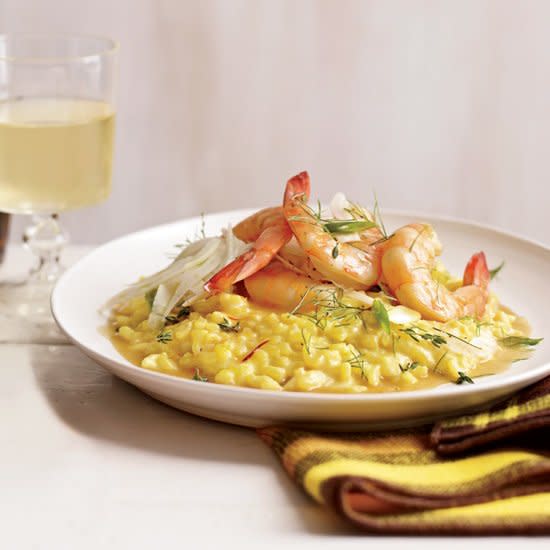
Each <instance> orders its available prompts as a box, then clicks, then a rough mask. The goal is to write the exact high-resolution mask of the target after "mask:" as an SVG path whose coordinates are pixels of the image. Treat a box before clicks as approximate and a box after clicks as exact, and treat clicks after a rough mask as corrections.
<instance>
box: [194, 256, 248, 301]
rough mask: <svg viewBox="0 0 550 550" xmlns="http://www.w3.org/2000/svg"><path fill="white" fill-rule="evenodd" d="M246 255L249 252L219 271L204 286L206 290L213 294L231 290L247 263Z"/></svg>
mask: <svg viewBox="0 0 550 550" xmlns="http://www.w3.org/2000/svg"><path fill="white" fill-rule="evenodd" d="M246 254H248V252H246V253H245V254H243V255H242V256H239V257H238V258H236V259H235V260H234V261H232V262H231V263H229V264H227V265H226V266H225V267H224V268H222V269H221V270H220V271H218V272H217V273H216V274H215V275H214V276H213V277H211V278H210V280H209V281H208V282H207V283H206V284H205V285H204V290H206V291H207V292H210V293H212V294H215V293H216V292H223V291H225V290H229V289H230V288H231V285H232V284H233V283H234V282H235V281H236V279H237V277H238V276H239V272H240V271H241V269H242V268H243V265H244V264H245V262H246V257H245V256H246Z"/></svg>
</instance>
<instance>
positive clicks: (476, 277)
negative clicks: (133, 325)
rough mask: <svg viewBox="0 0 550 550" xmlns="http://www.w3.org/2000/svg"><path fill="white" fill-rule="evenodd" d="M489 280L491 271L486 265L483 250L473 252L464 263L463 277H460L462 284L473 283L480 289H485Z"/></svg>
mask: <svg viewBox="0 0 550 550" xmlns="http://www.w3.org/2000/svg"><path fill="white" fill-rule="evenodd" d="M490 280H491V273H490V272H489V268H488V267H487V259H486V258H485V253H484V252H478V253H477V254H474V255H473V256H472V257H471V258H470V261H469V262H468V263H467V264H466V269H464V277H463V279H462V284H463V285H464V286H466V285H475V286H478V287H480V288H482V289H486V288H488V286H489V281H490Z"/></svg>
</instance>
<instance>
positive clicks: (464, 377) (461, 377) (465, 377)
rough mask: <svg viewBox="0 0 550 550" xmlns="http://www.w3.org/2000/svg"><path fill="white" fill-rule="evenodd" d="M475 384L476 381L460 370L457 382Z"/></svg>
mask: <svg viewBox="0 0 550 550" xmlns="http://www.w3.org/2000/svg"><path fill="white" fill-rule="evenodd" d="M464 383H466V384H473V383H474V381H473V380H472V379H471V378H470V377H469V376H468V375H467V374H465V373H464V372H462V371H460V370H459V371H458V378H457V379H456V380H455V384H464Z"/></svg>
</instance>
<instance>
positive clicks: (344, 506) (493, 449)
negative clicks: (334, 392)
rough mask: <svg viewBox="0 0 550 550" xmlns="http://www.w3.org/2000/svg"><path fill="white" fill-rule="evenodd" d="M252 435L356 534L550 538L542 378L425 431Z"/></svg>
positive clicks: (549, 398) (549, 434)
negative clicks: (478, 410)
mask: <svg viewBox="0 0 550 550" xmlns="http://www.w3.org/2000/svg"><path fill="white" fill-rule="evenodd" d="M258 433H259V435H260V437H261V438H262V439H263V440H264V441H265V442H266V443H267V444H268V445H269V446H270V447H271V448H272V449H273V450H274V451H275V452H276V453H277V455H278V456H279V458H280V459H281V462H282V463H283V466H284V468H285V469H286V471H287V472H288V474H289V475H290V477H291V478H292V479H293V480H294V481H295V482H296V483H297V484H298V485H299V486H300V487H302V488H303V489H304V490H305V491H306V493H308V494H309V495H310V496H311V497H313V498H314V499H315V500H316V501H318V502H319V503H321V504H324V505H326V506H328V507H330V508H332V509H334V510H335V511H336V512H337V513H339V514H341V515H342V516H344V517H345V518H347V519H348V520H349V521H350V522H352V523H354V524H355V525H357V526H359V527H361V528H363V529H364V530H366V531H369V532H376V533H387V534H398V533H408V534H521V535H525V534H550V377H549V378H547V379H545V380H543V381H541V382H539V383H537V384H535V385H533V386H531V387H529V388H527V389H526V390H523V391H522V392H520V393H519V394H517V395H515V396H514V397H512V398H511V399H508V400H507V401H506V402H504V403H503V404H502V405H500V406H497V407H493V408H492V409H490V410H488V411H486V412H483V413H480V414H475V415H470V416H463V417H459V418H455V419H451V420H444V421H442V422H440V423H438V424H436V425H435V426H434V427H433V428H422V429H417V430H413V431H411V430H402V431H394V432H391V433H355V434H338V435H336V434H323V433H314V432H309V431H302V430H297V429H292V428H285V427H270V428H264V429H260V430H258ZM466 451H467V453H466Z"/></svg>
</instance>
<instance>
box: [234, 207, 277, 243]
mask: <svg viewBox="0 0 550 550" xmlns="http://www.w3.org/2000/svg"><path fill="white" fill-rule="evenodd" d="M283 223H285V217H284V214H283V208H282V206H272V207H270V208H264V209H263V210H260V211H259V212H255V213H254V214H252V215H251V216H248V218H245V219H244V220H243V221H242V222H239V223H238V224H237V225H236V226H235V227H234V228H233V234H234V235H235V237H237V239H240V240H241V241H244V242H245V243H251V242H254V241H255V240H257V239H258V237H259V236H260V235H261V234H262V231H263V230H264V229H266V228H268V227H270V226H274V225H281V224H283Z"/></svg>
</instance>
